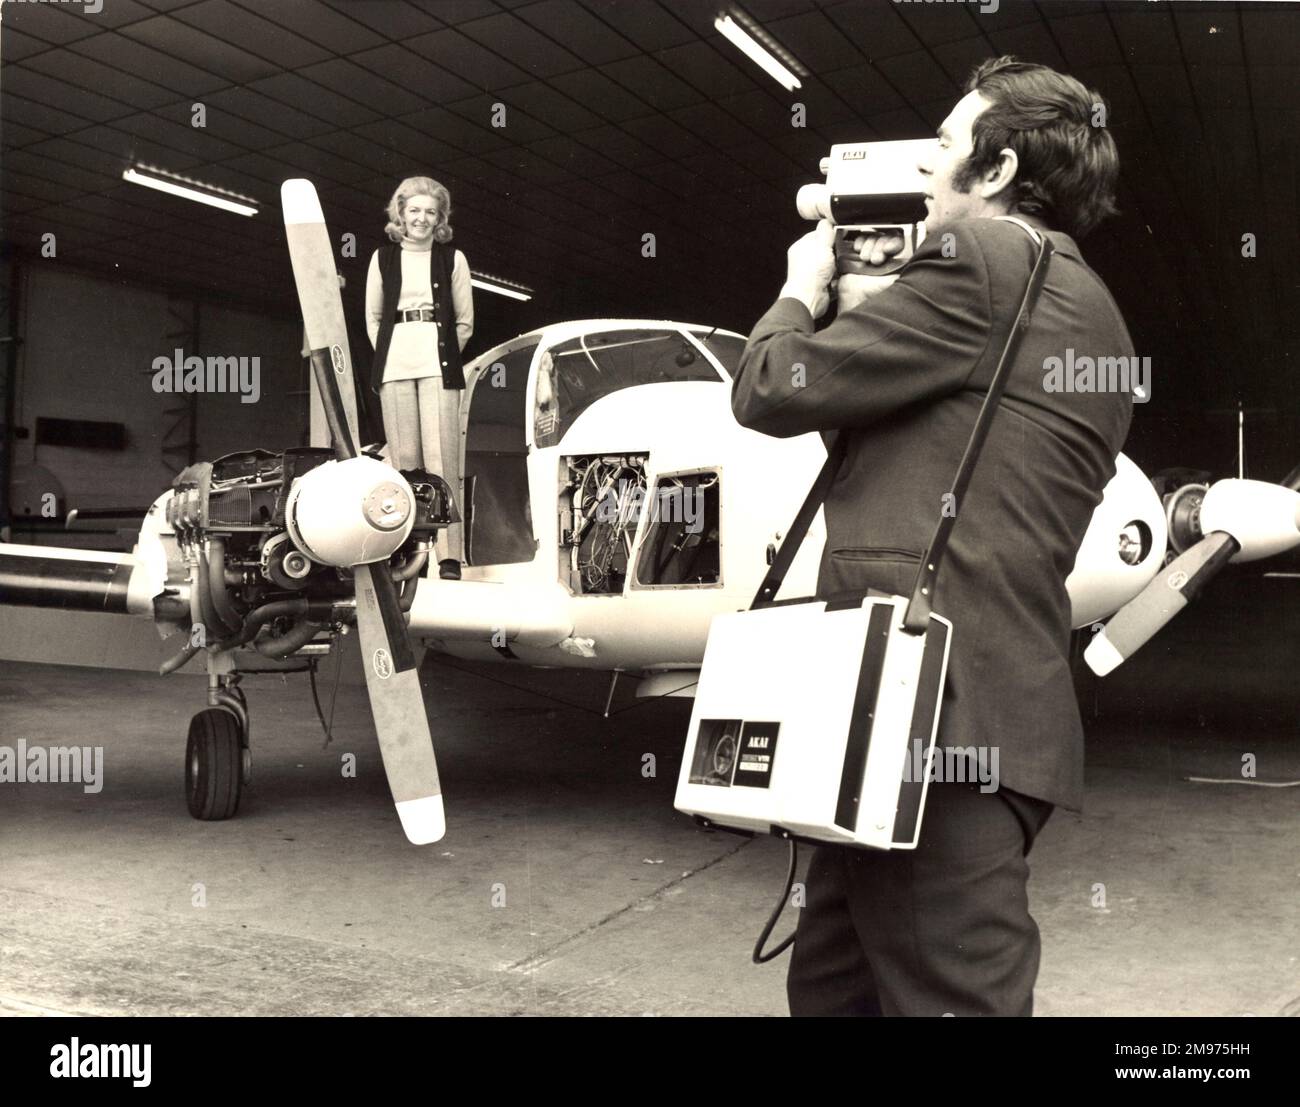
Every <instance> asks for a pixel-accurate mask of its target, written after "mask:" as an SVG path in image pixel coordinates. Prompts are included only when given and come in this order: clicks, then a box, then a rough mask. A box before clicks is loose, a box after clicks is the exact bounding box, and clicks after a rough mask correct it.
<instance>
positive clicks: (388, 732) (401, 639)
mask: <svg viewBox="0 0 1300 1107" xmlns="http://www.w3.org/2000/svg"><path fill="white" fill-rule="evenodd" d="M352 572H353V576H354V579H355V580H356V589H357V633H358V635H359V636H360V641H361V659H362V664H363V665H364V666H365V671H366V689H367V691H368V692H369V693H370V711H371V713H372V714H373V715H374V718H375V731H376V732H377V733H378V735H379V750H380V753H381V754H383V758H384V772H385V773H387V774H388V787H389V788H390V789H391V791H392V793H393V799H394V801H395V802H396V804H397V815H398V817H399V818H400V819H401V820H402V829H403V830H404V831H405V832H406V836H407V838H409V839H410V840H411V841H412V842H414V843H415V844H416V845H417V846H422V845H427V844H428V843H430V842H436V841H438V840H439V839H440V838H441V837H442V836H443V834H445V833H446V830H447V820H446V816H445V814H444V812H443V806H442V786H441V784H440V783H439V781H438V763H437V760H436V758H435V757H434V754H433V737H432V736H431V735H430V733H429V720H428V718H427V717H426V715H425V712H424V695H423V693H422V692H421V691H420V676H419V671H418V670H417V668H416V664H415V652H414V651H413V650H412V649H411V642H410V639H409V638H408V637H407V633H406V624H405V622H404V621H403V619H402V610H401V608H400V606H399V605H398V600H397V588H396V586H395V585H394V584H393V578H392V577H391V576H390V575H389V571H388V566H387V565H386V564H384V563H382V562H380V563H377V564H374V565H358V566H356V567H355V568H354V569H353V570H352Z"/></svg>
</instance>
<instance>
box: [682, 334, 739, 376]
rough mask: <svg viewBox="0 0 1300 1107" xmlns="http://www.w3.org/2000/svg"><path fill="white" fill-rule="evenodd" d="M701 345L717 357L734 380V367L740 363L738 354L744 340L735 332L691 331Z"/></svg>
mask: <svg viewBox="0 0 1300 1107" xmlns="http://www.w3.org/2000/svg"><path fill="white" fill-rule="evenodd" d="M691 333H692V334H693V335H694V336H695V337H696V338H697V339H698V340H699V343H700V345H701V346H703V347H704V348H705V349H706V350H708V351H709V353H711V354H712V355H713V356H714V357H716V358H717V359H718V363H719V364H720V365H721V366H722V367H723V368H724V369H725V370H726V371H727V373H728V375H729V376H730V377H731V378H732V379H733V380H734V379H735V377H736V367H737V366H738V365H739V364H740V355H741V354H742V353H744V350H745V340H744V339H743V338H741V337H740V336H739V335H736V334H723V333H722V332H721V331H716V330H715V331H692V332H691Z"/></svg>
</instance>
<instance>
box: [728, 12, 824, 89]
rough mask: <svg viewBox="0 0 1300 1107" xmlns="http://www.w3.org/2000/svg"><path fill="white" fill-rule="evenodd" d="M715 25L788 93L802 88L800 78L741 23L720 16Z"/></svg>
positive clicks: (729, 17)
mask: <svg viewBox="0 0 1300 1107" xmlns="http://www.w3.org/2000/svg"><path fill="white" fill-rule="evenodd" d="M713 25H714V26H715V27H716V28H717V29H718V30H719V31H721V32H722V34H723V37H725V38H727V39H729V40H730V41H731V42H732V44H733V45H735V46H736V48H737V49H739V50H740V51H742V52H743V53H744V54H746V55H748V57H749V58H750V59H751V60H752V61H754V62H755V63H756V64H758V65H759V66H761V67H762V68H763V69H764V70H765V71H766V72H767V74H768V76H770V77H771V78H772V79H773V80H774V81H776V83H777V84H779V85H781V87H782V88H784V89H785V90H786V91H787V92H793V91H794V90H795V89H796V88H800V87H802V85H801V83H800V81H799V78H798V77H796V76H795V75H794V74H793V73H791V72H790V70H789V69H787V68H786V67H785V66H784V65H782V64H781V62H779V61H777V59H776V58H775V57H774V56H773V55H772V53H771V51H769V50H768V49H767V47H766V46H764V45H763V44H762V43H760V42H759V41H758V40H757V39H756V38H754V37H753V36H752V35H751V34H750V33H749V32H748V31H746V30H745V29H744V28H743V27H742V26H741V25H740V24H739V23H737V22H736V21H735V20H734V19H732V18H731V16H729V15H720V16H718V18H717V19H715V20H714V21H713Z"/></svg>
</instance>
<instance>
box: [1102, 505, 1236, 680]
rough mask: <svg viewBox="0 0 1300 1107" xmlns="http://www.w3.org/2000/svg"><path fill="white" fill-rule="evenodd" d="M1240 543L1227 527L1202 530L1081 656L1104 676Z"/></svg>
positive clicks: (1188, 599)
mask: <svg viewBox="0 0 1300 1107" xmlns="http://www.w3.org/2000/svg"><path fill="white" fill-rule="evenodd" d="M1240 548H1241V547H1240V546H1239V545H1238V544H1237V540H1236V539H1235V538H1233V537H1232V535H1230V534H1228V533H1227V532H1226V531H1221V530H1216V531H1214V532H1212V533H1211V534H1207V535H1206V536H1205V537H1204V538H1202V539H1201V540H1200V541H1199V542H1198V543H1196V545H1195V546H1193V547H1192V548H1191V549H1189V550H1186V551H1184V552H1183V553H1182V554H1180V555H1179V556H1178V557H1176V558H1174V560H1173V561H1171V562H1170V563H1169V564H1168V565H1166V566H1165V567H1164V568H1163V569H1161V570H1160V572H1158V573H1157V574H1156V575H1155V577H1153V578H1152V580H1151V583H1150V584H1148V585H1147V586H1146V587H1145V588H1144V589H1142V591H1141V592H1139V593H1138V594H1137V595H1136V596H1134V597H1133V599H1131V600H1130V601H1129V602H1128V603H1126V604H1125V605H1124V606H1123V607H1121V608H1120V609H1119V610H1118V611H1117V612H1116V613H1115V615H1114V617H1113V618H1112V619H1111V620H1110V622H1108V623H1107V624H1106V625H1105V626H1104V627H1103V628H1102V629H1101V630H1099V631H1097V633H1096V634H1094V635H1093V636H1092V641H1091V642H1089V643H1088V648H1087V649H1086V650H1084V651H1083V659H1084V660H1085V661H1086V662H1087V663H1088V667H1089V668H1090V669H1091V670H1092V671H1093V672H1094V673H1096V674H1097V675H1098V676H1105V675H1106V674H1107V673H1109V672H1112V671H1113V670H1114V669H1116V668H1117V667H1118V666H1119V665H1120V664H1121V663H1123V662H1124V661H1127V660H1128V659H1129V658H1130V657H1132V656H1133V654H1135V653H1137V651H1138V650H1140V649H1141V648H1142V647H1143V646H1144V645H1146V643H1147V642H1148V641H1150V640H1151V638H1152V637H1154V636H1155V634H1156V632H1157V631H1159V630H1160V628H1161V627H1163V626H1164V625H1165V624H1166V623H1167V622H1169V620H1170V619H1172V618H1173V617H1174V616H1175V615H1177V614H1178V613H1179V612H1180V611H1182V609H1183V608H1185V607H1186V606H1187V605H1188V604H1189V603H1191V602H1192V600H1194V599H1196V597H1197V596H1198V595H1200V593H1201V590H1202V589H1203V588H1204V587H1205V586H1206V585H1207V584H1208V583H1209V582H1210V581H1211V580H1212V579H1213V578H1214V576H1215V574H1216V573H1218V571H1219V570H1220V569H1222V568H1223V567H1224V566H1225V565H1226V564H1228V562H1229V561H1231V560H1232V557H1233V555H1234V554H1235V553H1236V552H1237V550H1239V549H1240Z"/></svg>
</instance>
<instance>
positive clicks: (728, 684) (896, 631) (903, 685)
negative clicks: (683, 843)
mask: <svg viewBox="0 0 1300 1107" xmlns="http://www.w3.org/2000/svg"><path fill="white" fill-rule="evenodd" d="M907 603H908V601H907V599H906V598H905V597H902V596H885V597H875V596H872V597H868V598H867V599H864V600H863V601H862V602H861V605H860V606H857V605H855V606H850V607H837V606H835V605H831V606H830V608H829V609H828V606H827V604H826V603H824V602H821V601H811V602H807V603H795V604H786V605H778V606H773V607H762V608H754V609H752V610H749V611H740V612H735V613H729V614H724V615H717V616H715V617H714V619H713V622H712V626H711V628H710V630H709V639H708V644H707V646H706V648H705V653H704V661H703V665H702V668H701V670H700V681H699V684H698V686H697V687H696V692H695V706H694V710H693V711H692V714H691V725H690V730H689V732H688V738H687V742H686V752H685V755H684V757H683V759H682V768H681V773H680V775H679V777H678V781H677V796H676V800H675V805H676V807H677V809H678V810H679V811H683V812H685V813H687V814H689V815H695V816H697V817H699V818H700V819H701V820H702V821H704V822H706V823H709V824H717V825H719V826H724V827H729V828H732V829H737V830H747V831H754V832H757V833H761V834H768V833H773V834H784V835H786V836H793V837H796V838H809V839H813V840H816V841H821V842H836V843H840V844H843V845H851V846H865V847H874V848H877V849H914V848H915V847H916V844H917V840H918V838H919V836H920V833H921V813H922V811H923V810H924V806H925V792H926V787H927V784H928V780H929V771H928V770H929V764H930V757H931V755H932V751H933V748H934V741H935V735H936V734H937V732H938V726H939V708H940V704H941V700H942V697H943V687H944V678H945V676H946V674H947V668H948V649H949V643H950V641H951V638H952V633H951V632H952V624H951V623H950V622H948V620H947V619H944V618H942V617H941V616H938V615H934V614H931V615H930V617H929V624H928V629H927V631H926V633H924V634H913V633H910V632H908V631H906V630H904V629H903V616H904V612H905V611H906V608H907Z"/></svg>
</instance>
